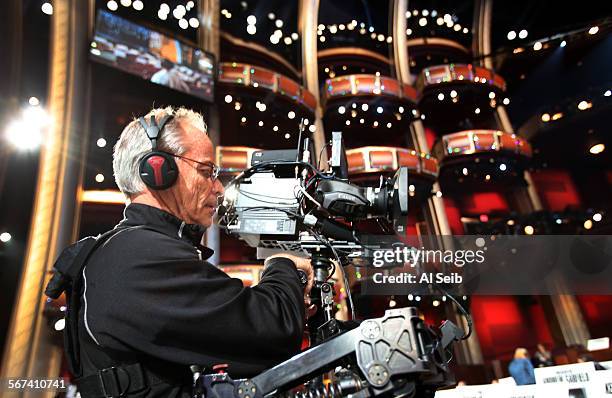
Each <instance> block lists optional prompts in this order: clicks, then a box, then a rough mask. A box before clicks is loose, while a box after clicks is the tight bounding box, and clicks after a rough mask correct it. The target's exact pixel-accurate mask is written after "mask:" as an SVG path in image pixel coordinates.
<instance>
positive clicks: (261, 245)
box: [220, 132, 408, 256]
mask: <svg viewBox="0 0 612 398" xmlns="http://www.w3.org/2000/svg"><path fill="white" fill-rule="evenodd" d="M310 143H311V142H310V140H309V139H308V138H305V139H304V141H303V143H302V144H301V146H300V147H299V148H297V149H288V150H271V151H258V152H255V153H254V154H253V157H252V161H251V167H250V168H249V169H247V170H245V171H244V172H243V173H241V174H240V175H238V176H237V177H236V178H235V179H234V180H232V182H231V183H230V184H229V186H228V188H226V193H225V198H224V202H223V208H224V211H223V217H222V218H221V219H220V224H221V225H222V226H224V227H225V228H226V230H227V231H228V232H229V233H230V234H233V235H236V236H238V237H239V238H240V239H242V240H244V241H245V242H246V243H247V244H248V245H249V246H251V247H257V248H258V249H261V250H260V252H261V253H265V254H269V253H270V252H269V250H268V251H267V250H265V249H272V250H283V251H292V252H304V253H310V252H312V251H314V250H320V249H324V248H328V247H329V246H330V245H332V246H334V247H336V248H338V249H342V250H344V251H348V252H353V254H354V255H357V254H358V252H359V247H360V245H359V244H358V243H359V239H358V236H357V235H356V232H355V231H354V229H353V224H354V223H355V222H358V221H360V220H366V219H376V220H378V221H380V222H384V223H386V224H387V225H388V226H390V228H388V229H391V228H392V229H393V230H394V231H395V233H398V234H403V233H404V231H405V225H404V222H403V221H404V220H405V218H406V216H407V214H408V170H407V168H404V167H402V168H400V169H399V170H398V171H397V172H396V173H395V175H394V176H393V177H391V178H383V177H382V176H381V178H380V180H379V184H378V186H359V185H356V184H353V183H351V182H349V181H348V165H347V161H346V154H345V151H344V146H343V143H342V136H341V133H339V132H334V133H333V139H332V143H331V159H330V161H329V167H328V169H327V170H323V171H321V170H318V168H317V167H316V166H315V165H314V159H313V157H312V156H311V154H312V153H313V151H312V148H311V147H310V146H311V144H310ZM322 239H325V240H326V241H325V242H322ZM349 256H350V253H349Z"/></svg>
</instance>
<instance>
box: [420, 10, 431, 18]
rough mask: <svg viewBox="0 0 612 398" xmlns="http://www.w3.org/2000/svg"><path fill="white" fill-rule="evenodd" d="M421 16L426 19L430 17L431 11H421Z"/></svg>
mask: <svg viewBox="0 0 612 398" xmlns="http://www.w3.org/2000/svg"><path fill="white" fill-rule="evenodd" d="M421 15H422V16H424V17H426V16H428V15H429V10H423V11H421Z"/></svg>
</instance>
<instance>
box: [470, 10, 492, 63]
mask: <svg viewBox="0 0 612 398" xmlns="http://www.w3.org/2000/svg"><path fill="white" fill-rule="evenodd" d="M492 16H493V0H476V1H475V2H474V22H473V27H474V28H473V32H474V36H473V37H472V54H473V56H474V58H476V59H478V61H477V62H475V64H478V65H480V66H482V67H485V68H488V69H493V60H492V58H491V18H492Z"/></svg>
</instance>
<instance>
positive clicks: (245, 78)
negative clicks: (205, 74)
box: [218, 62, 317, 113]
mask: <svg viewBox="0 0 612 398" xmlns="http://www.w3.org/2000/svg"><path fill="white" fill-rule="evenodd" d="M218 82H219V85H220V86H225V88H230V87H231V88H233V89H242V88H244V89H249V90H254V91H260V92H261V93H262V96H265V95H268V94H269V93H273V94H274V95H277V96H279V97H280V98H283V99H285V100H287V101H289V102H292V103H295V104H296V105H298V106H300V107H302V108H304V109H305V110H306V111H308V112H310V113H314V111H315V108H316V104H317V100H316V98H315V96H314V95H313V94H312V93H311V92H310V91H308V90H307V89H306V88H305V87H303V86H301V85H300V84H299V83H298V82H296V81H294V80H292V79H290V78H288V77H286V76H283V75H282V74H280V73H277V72H274V71H271V70H269V69H266V68H262V67H260V66H253V65H249V64H243V63H238V62H222V63H220V64H219V79H218Z"/></svg>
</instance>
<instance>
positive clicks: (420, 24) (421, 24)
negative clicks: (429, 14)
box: [419, 18, 427, 26]
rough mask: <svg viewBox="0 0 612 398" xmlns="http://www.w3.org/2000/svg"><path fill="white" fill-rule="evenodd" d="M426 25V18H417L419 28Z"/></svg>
mask: <svg viewBox="0 0 612 398" xmlns="http://www.w3.org/2000/svg"><path fill="white" fill-rule="evenodd" d="M425 25H427V18H419V26H425Z"/></svg>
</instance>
